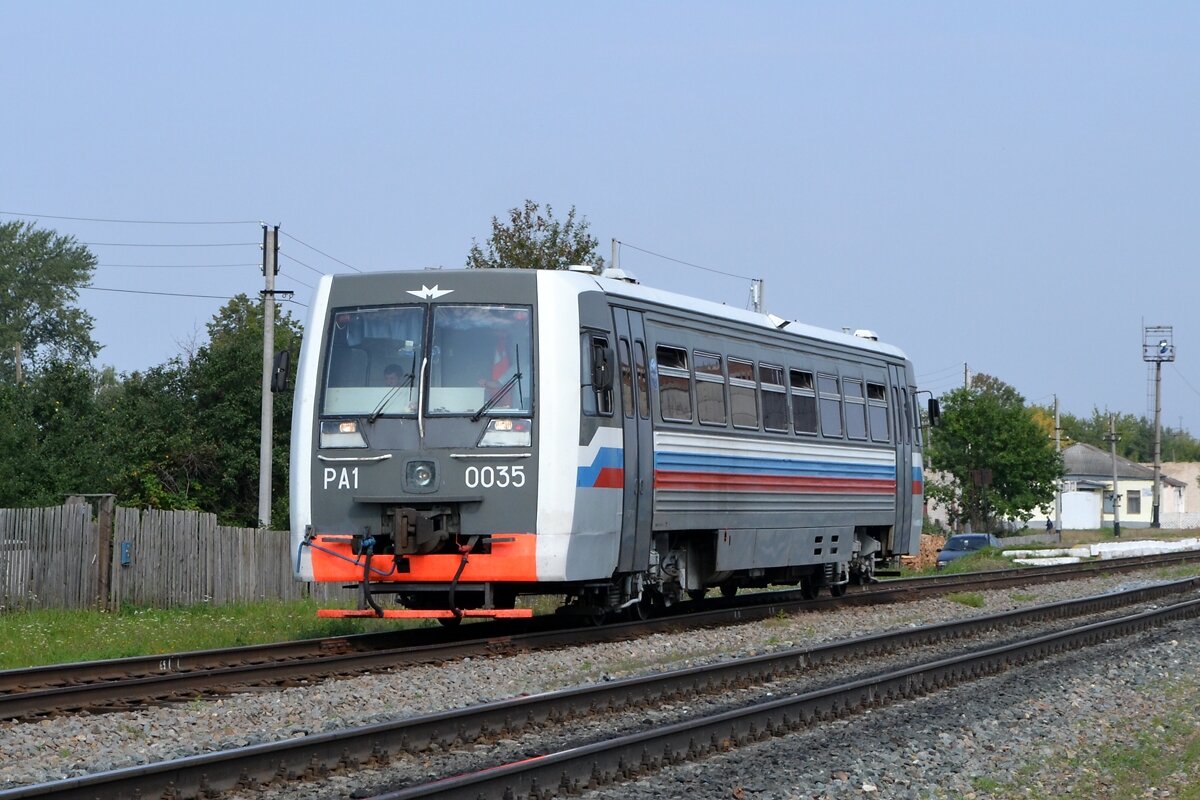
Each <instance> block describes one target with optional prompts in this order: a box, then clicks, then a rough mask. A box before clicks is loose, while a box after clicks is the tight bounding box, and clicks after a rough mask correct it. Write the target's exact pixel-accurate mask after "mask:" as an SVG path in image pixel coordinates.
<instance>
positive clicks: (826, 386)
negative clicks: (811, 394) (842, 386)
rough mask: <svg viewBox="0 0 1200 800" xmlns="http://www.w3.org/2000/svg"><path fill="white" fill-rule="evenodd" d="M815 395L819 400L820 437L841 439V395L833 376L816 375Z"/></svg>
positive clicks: (835, 378) (836, 380)
mask: <svg viewBox="0 0 1200 800" xmlns="http://www.w3.org/2000/svg"><path fill="white" fill-rule="evenodd" d="M817 393H818V396H819V397H820V398H821V435H822V436H828V437H830V438H832V439H840V438H842V393H841V392H840V391H838V379H837V377H836V376H834V375H820V374H818V375H817Z"/></svg>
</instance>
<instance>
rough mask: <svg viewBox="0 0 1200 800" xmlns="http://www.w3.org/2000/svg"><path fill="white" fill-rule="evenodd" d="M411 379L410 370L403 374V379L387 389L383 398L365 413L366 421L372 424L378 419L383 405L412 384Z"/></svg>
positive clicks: (385, 405)
mask: <svg viewBox="0 0 1200 800" xmlns="http://www.w3.org/2000/svg"><path fill="white" fill-rule="evenodd" d="M412 380H413V374H412V373H411V372H410V373H408V375H406V376H405V378H404V380H403V381H401V382H400V383H399V384H398V385H396V386H393V387H392V388H391V389H388V391H387V394H385V395H384V396H383V399H382V400H380V401H379V405H377V406H375V410H374V411H372V412H371V413H370V414H368V415H367V422H369V423H371V424H372V425H374V424H375V420H377V419H379V415H380V414H382V413H383V409H384V408H385V407H387V404H388V403H389V402H391V400H392V398H393V397H395V396H396V393H397V392H399V391H400V390H401V389H403V388H405V387H407V386H412Z"/></svg>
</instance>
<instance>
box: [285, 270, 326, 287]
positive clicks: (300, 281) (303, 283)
mask: <svg viewBox="0 0 1200 800" xmlns="http://www.w3.org/2000/svg"><path fill="white" fill-rule="evenodd" d="M279 273H280V274H281V275H287V276H288V279H289V280H292V281H295V282H296V283H298V284H300V285H301V286H307V287H308V288H309V289H316V288H317V287H315V286H313V285H312V284H311V283H305V282H304V281H302V280H300V279H299V278H297V277H296V276H295V275H293V274H291V273H290V272H284V271H283V269H280V270H279Z"/></svg>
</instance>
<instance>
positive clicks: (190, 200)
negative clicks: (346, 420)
mask: <svg viewBox="0 0 1200 800" xmlns="http://www.w3.org/2000/svg"><path fill="white" fill-rule="evenodd" d="M0 18H2V19H3V24H2V25H0V74H3V75H4V76H5V92H4V100H3V109H4V110H3V117H2V119H3V124H2V125H0V221H11V220H14V219H27V220H30V221H34V222H36V224H38V225H39V226H42V227H48V228H53V229H54V230H57V231H59V232H60V233H64V234H68V235H70V236H73V237H75V239H76V240H78V241H79V242H83V243H87V244H88V246H89V247H90V248H91V250H92V251H93V252H94V253H95V254H96V257H97V259H98V263H99V266H98V267H97V269H96V271H95V275H94V277H93V281H92V287H93V288H89V289H84V290H82V291H81V292H80V295H79V305H80V306H81V307H83V308H84V309H85V310H86V311H87V312H88V313H89V314H91V315H92V317H93V318H94V320H95V329H94V337H95V338H96V340H97V341H98V342H99V343H100V344H101V345H102V346H103V349H102V351H101V353H100V357H99V359H98V360H97V363H98V364H99V365H111V366H114V367H115V368H116V369H117V370H118V371H119V372H131V371H134V370H144V369H147V368H149V367H153V366H156V365H159V364H162V363H164V362H166V361H167V360H169V359H170V358H172V357H174V356H178V355H181V354H183V353H185V352H188V351H190V350H192V349H194V348H195V347H196V346H197V345H198V344H202V343H203V342H204V341H205V339H206V328H205V326H206V324H207V323H208V322H209V321H210V320H211V319H212V317H213V315H214V314H215V313H216V312H217V311H218V310H219V309H220V308H221V306H222V305H223V304H224V302H225V301H226V300H227V298H229V297H231V296H233V295H236V294H238V293H246V294H248V295H251V296H256V295H257V292H258V291H259V290H261V289H262V288H263V278H262V274H261V269H260V264H261V253H260V243H261V241H262V228H261V224H262V223H268V224H271V225H276V224H278V225H280V226H281V227H280V231H281V259H280V263H281V267H282V272H281V274H280V276H279V277H278V279H277V288H280V289H290V290H294V291H295V295H294V302H292V303H290V304H289V305H288V306H287V308H289V309H290V311H291V313H292V314H293V315H294V316H296V317H297V319H299V320H301V321H305V320H306V319H307V308H306V305H305V304H306V303H307V302H308V300H309V298H310V297H311V295H312V291H313V289H312V287H313V286H315V284H316V281H317V278H318V276H319V275H320V274H324V273H327V272H349V271H352V270H362V271H375V270H388V269H421V268H427V267H444V268H447V269H450V268H460V267H462V265H463V264H464V262H465V260H466V256H467V252H468V250H469V248H470V246H471V243H472V240H473V239H474V240H477V241H479V242H481V243H482V242H484V241H486V239H487V237H488V235H489V233H490V231H491V219H492V217H493V216H500V217H502V218H503V217H504V215H505V214H506V211H507V210H508V209H510V208H513V207H515V206H519V205H521V204H522V203H523V202H524V200H525V199H527V198H528V199H532V200H534V201H536V202H538V203H543V204H550V205H551V207H552V208H553V209H554V213H555V216H557V217H559V218H562V217H564V216H565V214H566V212H567V210H568V209H569V208H570V207H572V206H574V207H575V209H576V211H577V213H578V214H580V215H582V216H583V217H586V219H587V221H588V223H589V225H590V231H591V233H592V234H593V235H595V236H596V237H597V239H599V241H600V247H599V252H600V254H601V255H602V256H603V257H604V258H605V259H608V258H610V256H611V241H612V240H613V239H616V240H618V241H620V242H621V243H622V245H621V247H620V263H621V266H622V267H623V268H624V269H626V270H627V271H629V272H631V273H633V274H634V275H635V276H636V277H637V278H638V279H639V280H640V281H641V282H642V283H644V284H647V285H650V286H655V287H659V288H666V289H672V290H683V291H686V293H688V294H692V295H695V296H699V297H702V298H705V299H709V300H716V301H718V302H726V303H728V304H730V305H736V306H739V307H745V306H746V305H747V304H748V298H749V279H750V278H760V279H762V280H763V282H764V287H765V292H764V294H765V310H767V311H770V312H771V313H773V314H776V315H778V316H780V317H785V318H788V319H798V320H802V321H804V322H806V323H810V324H814V325H818V326H822V327H827V328H833V329H841V328H843V327H849V328H854V329H857V328H869V329H872V330H874V331H876V332H877V333H878V334H879V336H880V338H881V339H882V340H884V341H886V342H888V343H890V344H894V345H896V346H898V347H900V348H901V349H903V350H904V351H905V352H906V353H907V354H908V356H909V358H910V359H911V360H912V362H913V364H914V367H915V370H916V374H917V378H918V383H919V384H920V385H921V388H922V389H928V390H930V391H932V392H933V393H934V394H941V393H943V392H946V391H948V390H951V389H953V388H955V387H956V386H960V385H962V381H963V374H964V369H966V370H969V371H970V372H971V373H976V372H984V373H987V374H989V375H993V376H995V377H997V378H1000V379H1001V380H1003V381H1005V382H1007V383H1009V384H1011V385H1013V386H1014V387H1016V388H1017V390H1018V391H1019V392H1020V393H1021V394H1022V395H1023V396H1024V397H1025V398H1026V400H1027V401H1028V402H1031V403H1038V404H1048V403H1051V402H1052V401H1053V398H1054V397H1055V396H1057V397H1058V399H1059V401H1060V403H1061V407H1062V409H1063V411H1065V412H1070V413H1073V414H1076V415H1081V416H1090V415H1091V413H1092V410H1093V409H1095V408H1098V409H1101V410H1106V409H1107V410H1111V411H1117V412H1121V413H1132V414H1134V415H1137V416H1142V415H1146V416H1148V417H1149V416H1152V415H1153V384H1152V382H1151V381H1149V380H1148V378H1149V377H1150V376H1151V373H1150V371H1149V365H1147V364H1146V363H1144V362H1143V361H1142V338H1143V326H1150V325H1154V326H1158V325H1164V326H1171V328H1172V332H1173V341H1174V345H1175V349H1176V354H1177V360H1176V361H1175V362H1174V363H1173V364H1164V365H1163V369H1162V397H1163V399H1162V410H1163V416H1162V419H1163V425H1164V426H1166V427H1175V428H1178V427H1180V426H1182V427H1184V428H1185V429H1188V430H1190V431H1191V432H1192V433H1193V434H1194V435H1197V434H1200V323H1198V322H1197V321H1196V319H1195V314H1194V311H1195V309H1196V307H1197V304H1198V301H1200V270H1197V266H1198V263H1197V262H1198V261H1200V258H1198V256H1200V243H1198V242H1197V236H1196V232H1197V230H1198V227H1197V221H1198V220H1200V4H1196V3H1186V2H1154V3H1109V2H1055V3H1042V2H1011V3H958V2H934V3H922V2H911V3H882V2H881V3H859V2H825V3H811V2H753V3H731V2H730V3H716V2H698V1H695V0H689V1H688V2H620V1H617V2H605V3H595V2H593V3H583V2H572V3H565V2H442V3H430V2H387V3H384V2H358V3H338V4H333V3H312V2H293V3H278V2H257V3H244V2H206V3H203V4H181V3H161V2H127V1H126V0H111V1H110V2H107V3H104V4H99V3H91V2H86V3H85V2H55V1H54V0H50V1H49V2H42V3H20V2H16V0H0ZM66 218H74V219H66ZM89 220H128V221H136V222H98V221H89ZM184 222H186V223H228V224H166V223H184ZM681 262H683V263H681ZM702 268H703V269H702Z"/></svg>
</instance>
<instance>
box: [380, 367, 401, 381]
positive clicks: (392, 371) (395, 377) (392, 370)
mask: <svg viewBox="0 0 1200 800" xmlns="http://www.w3.org/2000/svg"><path fill="white" fill-rule="evenodd" d="M403 372H404V370H402V369H400V365H399V364H388V365H387V367H385V368H384V370H383V385H384V386H399V385H400V383H401V381H403V380H404V377H403Z"/></svg>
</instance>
